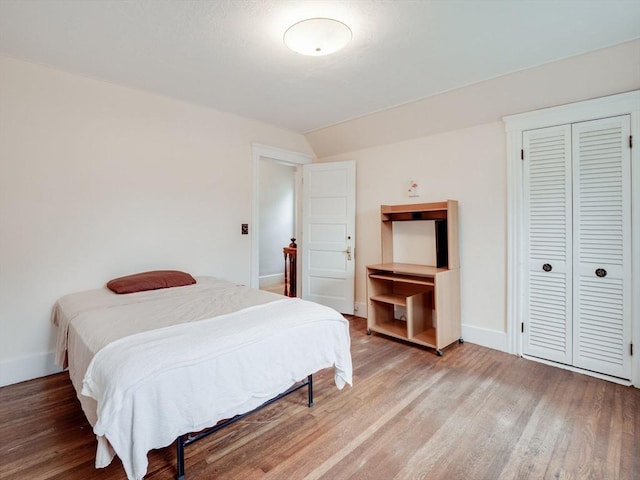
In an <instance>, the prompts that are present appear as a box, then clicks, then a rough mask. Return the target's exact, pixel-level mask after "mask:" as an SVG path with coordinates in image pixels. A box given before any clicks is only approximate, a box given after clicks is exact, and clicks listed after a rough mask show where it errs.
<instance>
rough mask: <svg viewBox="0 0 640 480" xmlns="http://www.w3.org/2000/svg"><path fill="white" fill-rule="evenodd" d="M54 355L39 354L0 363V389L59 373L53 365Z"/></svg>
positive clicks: (59, 370)
mask: <svg viewBox="0 0 640 480" xmlns="http://www.w3.org/2000/svg"><path fill="white" fill-rule="evenodd" d="M54 358H55V353H54V352H49V353H41V354H38V355H30V356H28V357H20V358H16V359H14V360H8V361H4V362H1V363H0V387H4V386H6V385H12V384H14V383H19V382H24V381H25V380H31V379H34V378H38V377H44V376H46V375H51V374H53V373H58V372H61V371H62V369H61V368H60V367H58V366H57V365H55V364H54Z"/></svg>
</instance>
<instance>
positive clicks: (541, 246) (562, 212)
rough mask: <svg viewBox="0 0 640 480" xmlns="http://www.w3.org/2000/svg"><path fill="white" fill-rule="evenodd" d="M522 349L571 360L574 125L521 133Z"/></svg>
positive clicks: (563, 361)
mask: <svg viewBox="0 0 640 480" xmlns="http://www.w3.org/2000/svg"><path fill="white" fill-rule="evenodd" d="M523 154H524V155H523V162H524V169H523V173H524V203H525V205H524V211H525V212H526V213H525V219H524V233H525V235H524V242H525V251H526V254H525V259H526V261H527V265H526V275H525V278H524V283H525V285H524V291H525V292H526V298H525V300H524V318H523V322H524V325H523V326H524V336H523V342H524V344H523V352H524V353H525V354H527V355H531V356H535V357H540V358H544V359H548V360H552V361H556V362H561V363H571V360H572V351H571V345H572V344H571V316H572V312H571V300H572V295H571V292H572V285H571V278H572V277H571V267H572V265H571V259H572V253H571V218H572V216H571V126H569V125H567V126H562V127H552V128H544V129H539V130H530V131H526V132H523Z"/></svg>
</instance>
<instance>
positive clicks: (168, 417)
mask: <svg viewBox="0 0 640 480" xmlns="http://www.w3.org/2000/svg"><path fill="white" fill-rule="evenodd" d="M185 288H186V287H185ZM277 298H282V297H277ZM269 300H272V298H269ZM261 301H264V299H262V300H261ZM253 303H254V305H253V306H251V307H248V308H245V309H242V310H240V311H237V312H233V313H225V314H223V315H218V316H215V317H213V318H209V319H204V320H200V321H197V322H191V323H181V324H178V325H172V326H165V327H162V328H159V329H155V330H149V331H142V332H141V333H135V334H133V335H129V336H126V337H124V338H120V339H116V340H113V341H110V342H108V343H107V344H106V345H105V346H103V347H102V348H100V349H99V351H98V352H97V353H96V354H95V356H93V359H92V360H91V363H90V364H89V365H88V368H86V375H84V382H83V388H82V395H81V397H82V396H84V398H85V399H86V398H87V397H90V398H91V399H94V400H95V401H96V402H97V417H96V418H95V419H94V420H95V422H92V423H94V432H95V433H96V435H97V437H98V452H97V455H96V466H97V467H102V466H106V465H108V464H109V463H110V462H111V460H112V458H113V453H114V451H115V453H116V454H117V455H118V456H119V457H120V459H121V460H122V463H123V465H124V468H125V471H126V474H127V477H128V478H129V479H136V480H138V479H142V478H143V477H144V475H145V473H146V470H147V453H148V451H149V450H151V449H154V448H161V447H165V446H167V445H169V444H171V443H172V442H173V441H174V440H175V439H176V438H177V437H178V436H180V435H183V434H186V433H190V432H196V431H199V430H201V429H203V428H206V427H209V426H213V425H215V424H216V423H217V422H218V421H219V420H222V419H225V418H230V417H232V416H234V415H236V414H240V413H245V412H248V411H250V410H252V409H254V408H256V407H258V406H260V405H261V404H262V403H264V402H265V401H267V400H269V399H271V398H273V397H274V396H276V395H278V394H279V393H282V392H283V391H285V390H286V389H287V388H289V387H290V386H291V385H293V384H294V383H295V382H297V381H300V380H302V379H304V378H305V377H306V376H307V375H309V374H312V373H315V372H317V371H318V370H321V369H323V368H328V367H334V368H335V370H334V371H335V382H336V386H337V387H338V388H342V387H343V386H344V385H345V384H347V383H348V384H351V383H352V365H351V354H350V339H349V326H348V322H347V321H346V320H345V319H344V317H342V315H340V314H339V313H337V312H336V311H335V310H333V309H330V308H327V307H324V306H321V305H318V304H315V303H312V302H307V301H304V300H301V299H289V298H284V299H281V300H276V301H269V302H268V303H260V301H258V300H256V299H254V300H253ZM256 303H260V304H257V305H256ZM78 317H79V318H81V317H83V315H78ZM69 323H70V324H71V326H70V327H68V328H70V329H73V327H72V326H73V319H71V320H70V322H69ZM70 333H71V330H70ZM81 370H84V368H81ZM81 400H82V398H81ZM83 408H84V404H83ZM90 421H91V419H90ZM112 449H113V450H112Z"/></svg>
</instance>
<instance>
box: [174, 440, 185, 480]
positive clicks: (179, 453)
mask: <svg viewBox="0 0 640 480" xmlns="http://www.w3.org/2000/svg"><path fill="white" fill-rule="evenodd" d="M176 463H177V464H178V465H177V467H178V473H176V480H185V479H184V442H183V441H182V435H181V436H179V437H178V438H177V439H176Z"/></svg>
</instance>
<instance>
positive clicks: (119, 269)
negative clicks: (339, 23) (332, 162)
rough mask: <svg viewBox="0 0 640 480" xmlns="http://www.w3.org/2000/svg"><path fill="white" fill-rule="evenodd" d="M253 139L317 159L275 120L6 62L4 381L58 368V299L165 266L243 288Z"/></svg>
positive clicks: (1, 132)
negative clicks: (53, 319) (53, 321)
mask: <svg viewBox="0 0 640 480" xmlns="http://www.w3.org/2000/svg"><path fill="white" fill-rule="evenodd" d="M252 142H258V143H261V144H266V145H273V146H277V147H281V148H285V149H289V150H293V151H300V152H303V153H311V150H310V147H309V145H308V144H307V142H306V140H305V139H304V138H303V137H302V136H300V135H298V134H296V133H293V132H289V131H286V130H283V129H280V128H276V127H274V126H270V125H267V124H264V123H260V122H256V121H251V120H247V119H243V118H241V117H238V116H235V115H230V114H226V113H222V112H218V111H214V110H211V109H207V108H202V107H198V106H194V105H191V104H188V103H183V102H179V101H175V100H172V99H168V98H163V97H160V96H156V95H153V94H149V93H145V92H141V91H138V90H134V89H129V88H124V87H120V86H117V85H113V84H109V83H105V82H101V81H96V80H93V79H89V78H86V77H81V76H78V75H74V74H70V73H67V72H64V71H60V70H56V69H51V68H47V67H43V66H39V65H35V64H31V63H27V62H22V61H19V60H15V59H11V58H7V57H0V325H1V332H2V333H1V334H0V385H2V384H7V383H12V382H15V381H20V380H23V379H27V378H32V377H36V376H39V375H43V374H45V373H47V372H50V371H53V370H55V369H54V368H53V366H52V364H51V352H52V349H53V342H52V339H53V336H54V333H55V329H54V328H53V327H52V326H51V325H50V322H49V314H50V310H51V307H52V305H53V303H54V302H55V300H56V299H57V298H58V297H60V296H62V295H65V294H67V293H71V292H74V291H78V290H83V289H91V288H97V287H101V286H102V285H104V283H105V282H106V281H107V280H109V279H110V278H113V277H116V276H120V275H125V274H129V273H133V272H138V271H143V270H150V269H161V268H171V269H174V268H175V269H182V270H186V271H189V272H191V273H193V274H196V275H197V274H211V275H217V276H220V277H224V278H228V279H230V280H232V281H236V282H242V283H247V284H248V283H249V280H250V259H251V245H250V236H241V235H240V226H241V223H249V221H250V219H251V195H252V193H251V178H252V177H251V161H252V160H251V143H252ZM250 231H251V226H250Z"/></svg>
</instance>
